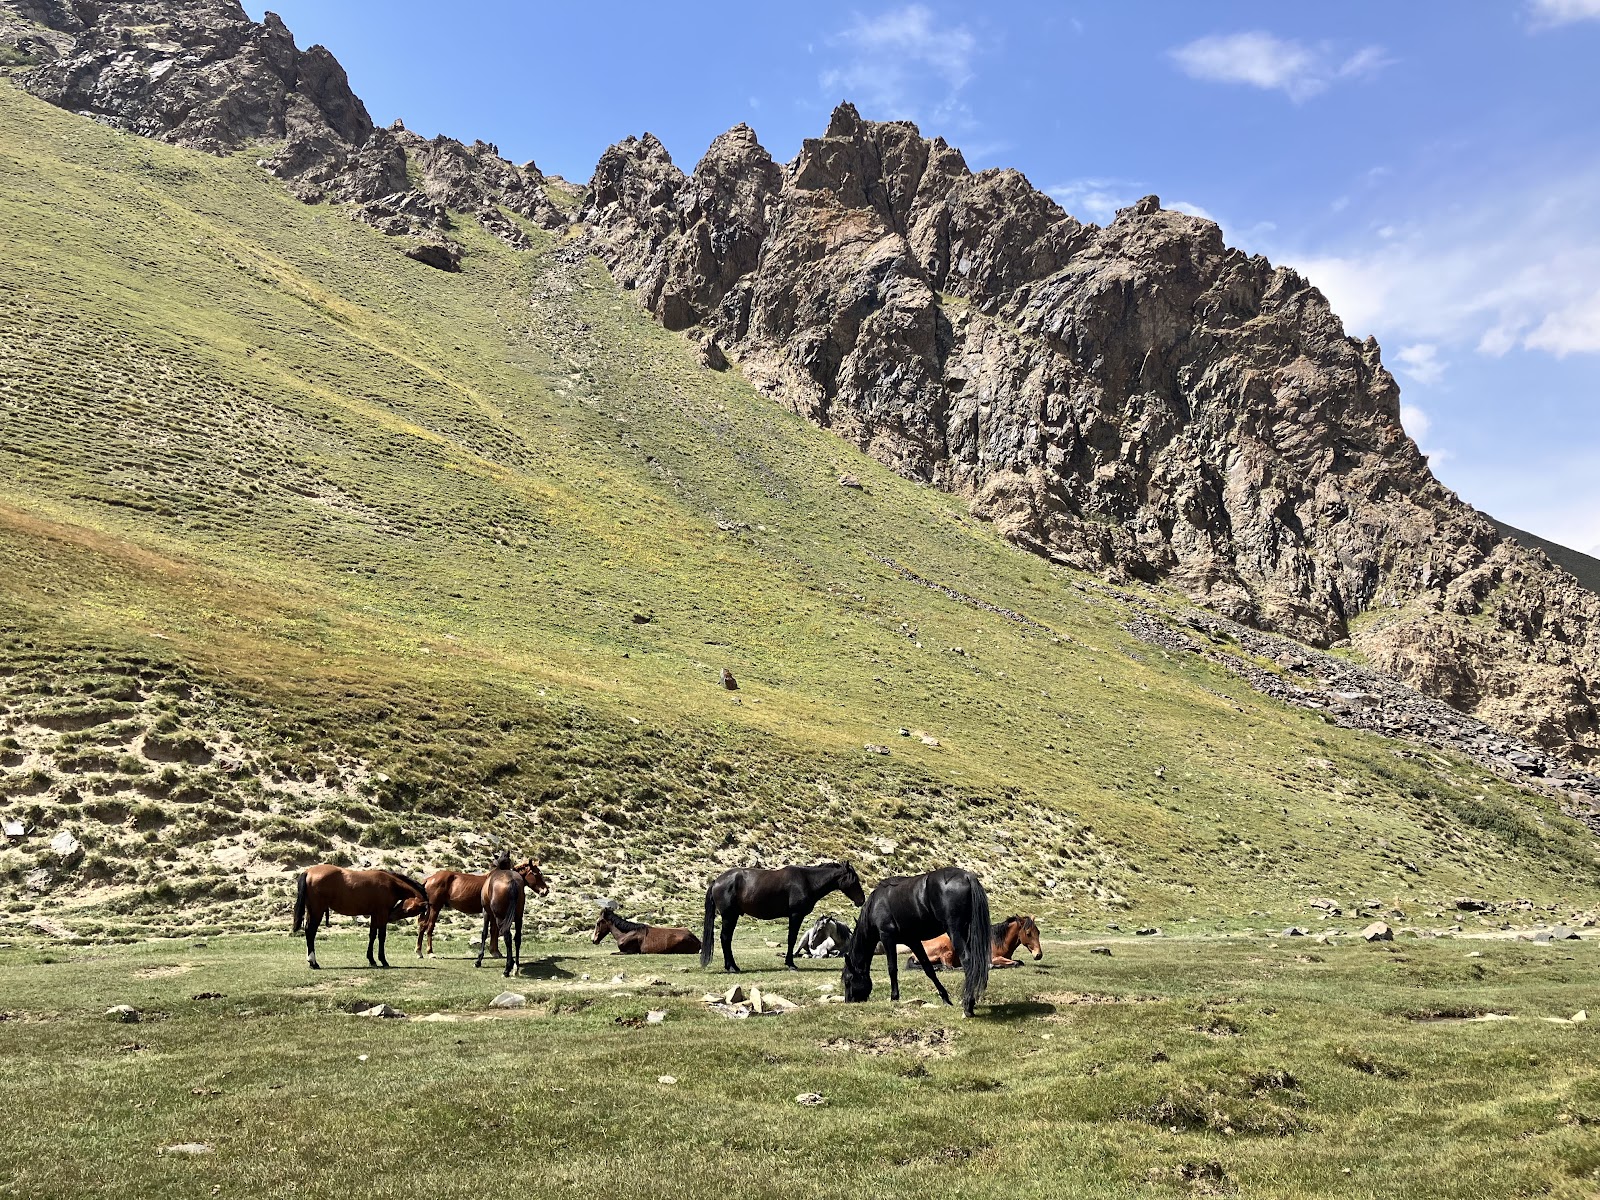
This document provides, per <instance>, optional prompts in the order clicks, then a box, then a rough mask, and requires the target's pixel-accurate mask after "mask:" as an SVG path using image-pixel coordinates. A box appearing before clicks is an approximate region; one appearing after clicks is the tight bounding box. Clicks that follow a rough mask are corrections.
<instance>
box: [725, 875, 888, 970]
mask: <svg viewBox="0 0 1600 1200" xmlns="http://www.w3.org/2000/svg"><path fill="white" fill-rule="evenodd" d="M835 888H837V889H838V890H839V891H841V892H843V893H844V894H845V895H846V896H848V897H849V898H850V902H851V903H852V904H854V905H856V906H857V907H860V906H861V905H862V904H864V903H866V899H867V897H866V893H865V892H863V891H862V890H861V880H860V878H858V877H857V875H856V869H855V868H854V867H852V866H851V865H850V864H849V863H847V862H846V863H818V864H817V865H816V866H814V867H781V868H779V869H778V870H776V871H767V870H762V869H761V868H759V867H736V868H734V869H733V870H731V871H724V872H723V873H722V874H721V875H718V876H717V877H716V878H715V879H713V880H712V881H711V886H710V887H708V888H707V889H706V935H705V939H704V940H703V941H702V942H701V945H700V965H701V966H702V967H706V966H710V964H711V945H712V942H711V938H712V934H713V933H714V932H715V930H716V920H717V917H718V916H719V915H720V916H721V917H722V968H723V970H725V971H737V970H738V969H739V967H738V964H737V963H735V962H734V961H733V929H734V926H736V925H737V924H738V923H739V918H740V917H754V918H755V919H756V920H758V921H776V920H780V919H782V918H784V917H787V918H788V919H789V949H788V952H787V953H786V954H785V955H784V958H783V965H784V966H786V967H788V968H789V970H791V971H797V970H799V968H798V967H796V966H795V965H794V943H795V939H796V938H798V937H799V936H800V925H801V922H803V921H804V920H805V919H806V918H807V917H809V916H810V915H811V910H812V909H814V908H815V907H816V906H817V901H818V900H821V899H822V898H823V897H824V896H826V895H827V894H828V893H829V892H831V891H833V890H834V889H835Z"/></svg>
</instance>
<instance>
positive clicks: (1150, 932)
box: [1133, 925, 1161, 937]
mask: <svg viewBox="0 0 1600 1200" xmlns="http://www.w3.org/2000/svg"><path fill="white" fill-rule="evenodd" d="M1160 932H1161V930H1159V929H1157V928H1156V927H1155V926H1154V925H1146V926H1144V927H1143V928H1142V929H1135V930H1134V931H1133V936H1134V937H1155V936H1156V934H1158V933H1160Z"/></svg>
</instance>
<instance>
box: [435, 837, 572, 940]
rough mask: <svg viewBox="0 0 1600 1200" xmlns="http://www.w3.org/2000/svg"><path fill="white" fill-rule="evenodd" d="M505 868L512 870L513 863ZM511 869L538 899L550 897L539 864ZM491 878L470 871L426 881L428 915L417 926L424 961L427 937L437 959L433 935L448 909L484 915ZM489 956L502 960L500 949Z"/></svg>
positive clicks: (529, 862)
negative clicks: (486, 883)
mask: <svg viewBox="0 0 1600 1200" xmlns="http://www.w3.org/2000/svg"><path fill="white" fill-rule="evenodd" d="M501 865H502V864H501V863H500V862H496V864H495V866H496V868H498V867H500V866H501ZM504 865H507V866H509V865H510V864H509V861H507V862H506V863H505V864H504ZM511 869H512V870H513V871H515V872H516V873H517V874H518V875H520V876H522V882H523V884H524V885H525V886H526V887H527V888H528V890H530V891H531V892H533V893H534V894H535V895H537V896H548V895H549V894H550V885H549V884H548V883H547V882H545V877H544V872H542V871H541V870H539V864H538V863H536V862H534V861H533V859H531V858H530V859H528V860H527V861H526V862H523V863H519V864H518V865H517V866H515V867H511ZM488 878H489V876H488V875H487V874H483V875H473V874H469V873H468V872H466V871H435V872H434V873H433V874H432V875H429V876H428V877H427V878H426V879H424V880H423V881H422V886H423V887H425V888H427V889H428V915H427V916H426V917H424V918H423V919H422V920H421V921H420V922H419V923H418V924H417V957H418V958H421V957H422V939H423V938H424V937H426V938H427V939H428V957H429V958H432V957H433V931H434V929H436V928H437V927H438V924H439V917H440V915H441V914H442V913H444V911H445V910H446V909H454V910H455V911H456V912H459V913H466V914H467V915H468V916H469V917H475V916H477V915H478V914H479V913H481V912H482V911H483V884H484V881H485V880H486V879H488ZM489 953H490V954H492V955H494V956H495V957H496V958H499V957H500V947H499V945H498V944H496V945H493V946H491V947H489Z"/></svg>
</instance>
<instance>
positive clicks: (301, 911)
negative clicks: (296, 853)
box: [290, 871, 306, 933]
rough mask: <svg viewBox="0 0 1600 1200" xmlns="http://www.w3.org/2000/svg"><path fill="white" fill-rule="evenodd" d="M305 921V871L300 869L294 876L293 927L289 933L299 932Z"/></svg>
mask: <svg viewBox="0 0 1600 1200" xmlns="http://www.w3.org/2000/svg"><path fill="white" fill-rule="evenodd" d="M305 923H306V873H305V872H304V871H301V872H300V874H298V875H296V876H295V877H294V928H293V929H292V930H290V932H291V933H299V932H300V930H301V929H303V928H304V927H305Z"/></svg>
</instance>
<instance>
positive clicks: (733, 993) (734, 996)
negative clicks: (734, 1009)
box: [722, 983, 749, 1004]
mask: <svg viewBox="0 0 1600 1200" xmlns="http://www.w3.org/2000/svg"><path fill="white" fill-rule="evenodd" d="M748 999H749V997H748V996H747V995H745V990H744V988H742V987H740V986H739V985H738V984H737V983H736V984H734V985H733V986H732V987H731V988H729V989H728V990H727V991H726V992H725V993H724V994H723V997H722V1002H723V1003H724V1004H743V1003H744V1002H745V1001H746V1000H748Z"/></svg>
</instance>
